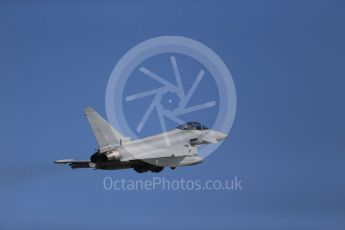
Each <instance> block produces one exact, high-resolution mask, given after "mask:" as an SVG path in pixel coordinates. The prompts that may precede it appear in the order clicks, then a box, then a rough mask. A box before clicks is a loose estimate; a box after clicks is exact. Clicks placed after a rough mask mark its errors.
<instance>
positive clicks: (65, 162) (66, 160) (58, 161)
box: [54, 159, 74, 164]
mask: <svg viewBox="0 0 345 230" xmlns="http://www.w3.org/2000/svg"><path fill="white" fill-rule="evenodd" d="M72 161H74V159H64V160H56V161H54V163H55V164H68V163H71V162H72Z"/></svg>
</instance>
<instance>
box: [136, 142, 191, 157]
mask: <svg viewBox="0 0 345 230" xmlns="http://www.w3.org/2000/svg"><path fill="white" fill-rule="evenodd" d="M195 155H197V148H196V147H194V146H189V145H183V146H179V147H168V148H163V149H152V150H150V151H147V152H143V153H141V154H138V155H135V156H133V157H132V159H130V160H147V159H158V158H171V157H177V158H181V159H182V158H184V157H188V156H195Z"/></svg>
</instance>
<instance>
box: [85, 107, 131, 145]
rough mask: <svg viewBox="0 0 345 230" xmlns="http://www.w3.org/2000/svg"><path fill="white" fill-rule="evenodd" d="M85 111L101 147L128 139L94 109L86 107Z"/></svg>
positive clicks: (118, 143)
mask: <svg viewBox="0 0 345 230" xmlns="http://www.w3.org/2000/svg"><path fill="white" fill-rule="evenodd" d="M84 112H85V115H86V117H87V119H88V121H89V123H90V126H91V129H92V131H93V134H94V135H95V137H96V140H97V143H98V145H99V147H100V148H103V147H107V146H114V145H115V146H116V145H121V143H122V140H124V139H127V138H125V137H124V136H122V135H121V134H120V133H119V132H118V131H116V130H115V129H114V128H113V127H112V126H111V125H110V124H109V123H108V122H107V121H106V120H105V119H104V118H103V117H101V116H100V115H99V114H98V113H97V112H96V111H95V110H94V109H92V108H86V109H85V110H84Z"/></svg>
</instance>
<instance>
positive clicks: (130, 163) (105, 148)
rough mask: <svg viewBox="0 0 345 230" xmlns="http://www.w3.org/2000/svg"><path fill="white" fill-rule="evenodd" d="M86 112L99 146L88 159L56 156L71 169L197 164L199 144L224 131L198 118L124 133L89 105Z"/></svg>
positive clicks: (138, 168) (149, 168) (152, 168)
mask: <svg viewBox="0 0 345 230" xmlns="http://www.w3.org/2000/svg"><path fill="white" fill-rule="evenodd" d="M85 115H86V117H87V119H88V121H89V123H90V126H91V129H92V131H93V133H94V135H95V137H96V140H97V143H98V145H99V148H98V150H97V152H95V153H94V154H93V155H91V157H90V160H73V159H66V160H57V161H55V162H54V163H56V164H69V166H70V167H71V168H73V169H77V168H93V169H103V170H116V169H129V168H133V169H134V170H135V171H136V172H138V173H143V172H147V171H151V172H155V173H158V172H160V171H162V170H163V169H164V168H165V167H170V168H171V169H175V168H176V167H180V166H189V165H195V164H199V163H201V162H202V161H203V158H202V157H201V156H199V155H198V152H197V147H198V145H201V144H210V143H214V144H215V143H218V142H219V141H221V140H223V139H224V138H225V137H226V136H227V135H226V134H224V133H220V132H217V131H214V130H210V129H208V128H207V127H205V126H204V125H202V124H200V123H199V122H187V123H185V124H182V125H180V126H178V127H176V129H173V130H171V131H168V132H164V133H161V134H158V135H154V136H149V137H146V138H143V139H138V140H131V139H130V138H129V137H124V136H123V135H122V134H120V133H119V132H118V131H117V130H115V128H114V127H112V126H111V125H110V124H109V123H108V122H107V121H106V120H105V119H103V118H102V117H101V116H100V115H99V114H98V113H97V112H96V111H95V110H93V109H92V108H86V109H85Z"/></svg>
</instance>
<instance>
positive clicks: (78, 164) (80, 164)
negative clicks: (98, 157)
mask: <svg viewBox="0 0 345 230" xmlns="http://www.w3.org/2000/svg"><path fill="white" fill-rule="evenodd" d="M54 163H55V164H68V165H69V166H70V167H71V168H72V169H76V168H94V167H95V164H94V163H92V162H91V161H89V160H73V159H65V160H57V161H54Z"/></svg>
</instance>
